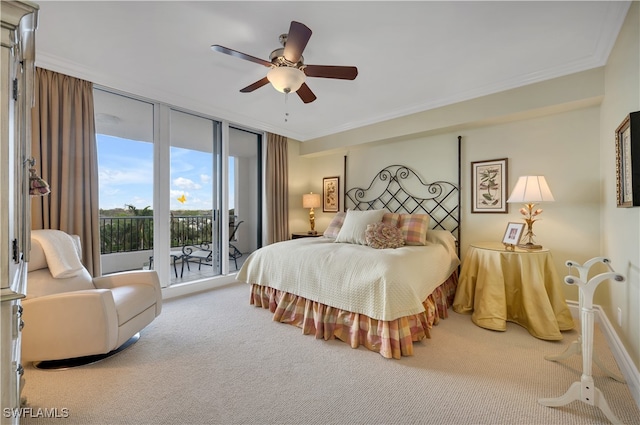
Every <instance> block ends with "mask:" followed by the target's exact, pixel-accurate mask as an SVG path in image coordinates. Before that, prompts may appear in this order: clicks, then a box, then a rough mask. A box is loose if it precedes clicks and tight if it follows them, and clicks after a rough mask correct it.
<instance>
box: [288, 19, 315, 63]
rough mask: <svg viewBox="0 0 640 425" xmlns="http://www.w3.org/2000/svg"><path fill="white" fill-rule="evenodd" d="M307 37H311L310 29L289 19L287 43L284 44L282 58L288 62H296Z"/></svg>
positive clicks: (306, 41) (307, 39) (300, 55)
mask: <svg viewBox="0 0 640 425" xmlns="http://www.w3.org/2000/svg"><path fill="white" fill-rule="evenodd" d="M309 38H311V30H310V29H309V28H308V27H307V26H306V25H305V24H301V23H300V22H296V21H291V26H290V27H289V34H288V35H287V43H286V44H285V45H284V53H283V56H284V58H285V59H286V60H288V61H289V62H292V63H298V62H299V61H300V58H301V57H302V52H303V51H304V48H305V47H307V43H308V42H309Z"/></svg>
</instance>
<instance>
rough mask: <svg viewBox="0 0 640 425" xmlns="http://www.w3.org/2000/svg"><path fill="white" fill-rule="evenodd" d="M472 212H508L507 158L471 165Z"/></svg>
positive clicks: (477, 162) (476, 162)
mask: <svg viewBox="0 0 640 425" xmlns="http://www.w3.org/2000/svg"><path fill="white" fill-rule="evenodd" d="M471 212H472V213H507V212H508V204H507V158H501V159H492V160H488V161H475V162H472V163H471Z"/></svg>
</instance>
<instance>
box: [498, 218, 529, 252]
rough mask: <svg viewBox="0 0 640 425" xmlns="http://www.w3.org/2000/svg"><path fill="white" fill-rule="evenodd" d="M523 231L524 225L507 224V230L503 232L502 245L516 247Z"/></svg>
mask: <svg viewBox="0 0 640 425" xmlns="http://www.w3.org/2000/svg"><path fill="white" fill-rule="evenodd" d="M523 231H524V223H514V222H510V223H509V224H507V229H506V230H505V231H504V236H503V237H502V243H503V244H505V245H514V246H515V245H518V244H519V243H520V238H521V237H522V232H523Z"/></svg>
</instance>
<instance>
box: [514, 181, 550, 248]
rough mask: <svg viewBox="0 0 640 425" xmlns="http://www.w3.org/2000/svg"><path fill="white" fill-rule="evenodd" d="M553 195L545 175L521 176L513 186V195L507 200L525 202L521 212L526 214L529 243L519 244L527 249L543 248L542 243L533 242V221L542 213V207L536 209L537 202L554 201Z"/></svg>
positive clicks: (526, 235)
mask: <svg viewBox="0 0 640 425" xmlns="http://www.w3.org/2000/svg"><path fill="white" fill-rule="evenodd" d="M554 200H555V199H553V195H552V194H551V190H550V189H549V185H548V184H547V180H546V179H545V178H544V176H521V177H519V178H518V182H517V183H516V187H514V188H513V192H511V196H510V197H509V199H507V202H523V203H524V204H525V206H524V208H520V214H522V215H523V216H524V221H525V223H527V233H526V234H525V237H527V243H526V244H523V245H519V246H520V247H522V248H526V249H541V248H542V245H537V244H535V243H534V242H533V236H534V234H533V223H534V222H536V221H537V220H538V219H536V218H535V217H537V216H539V215H540V214H542V209H537V210H534V207H535V205H536V202H553V201H554Z"/></svg>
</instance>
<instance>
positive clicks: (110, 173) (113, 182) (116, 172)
mask: <svg viewBox="0 0 640 425" xmlns="http://www.w3.org/2000/svg"><path fill="white" fill-rule="evenodd" d="M98 179H99V180H100V187H101V189H102V187H103V186H118V185H130V184H131V183H132V182H135V183H137V184H145V183H146V184H153V175H152V173H150V172H149V170H145V169H126V168H122V169H114V168H105V167H101V168H100V170H99V172H98Z"/></svg>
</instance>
